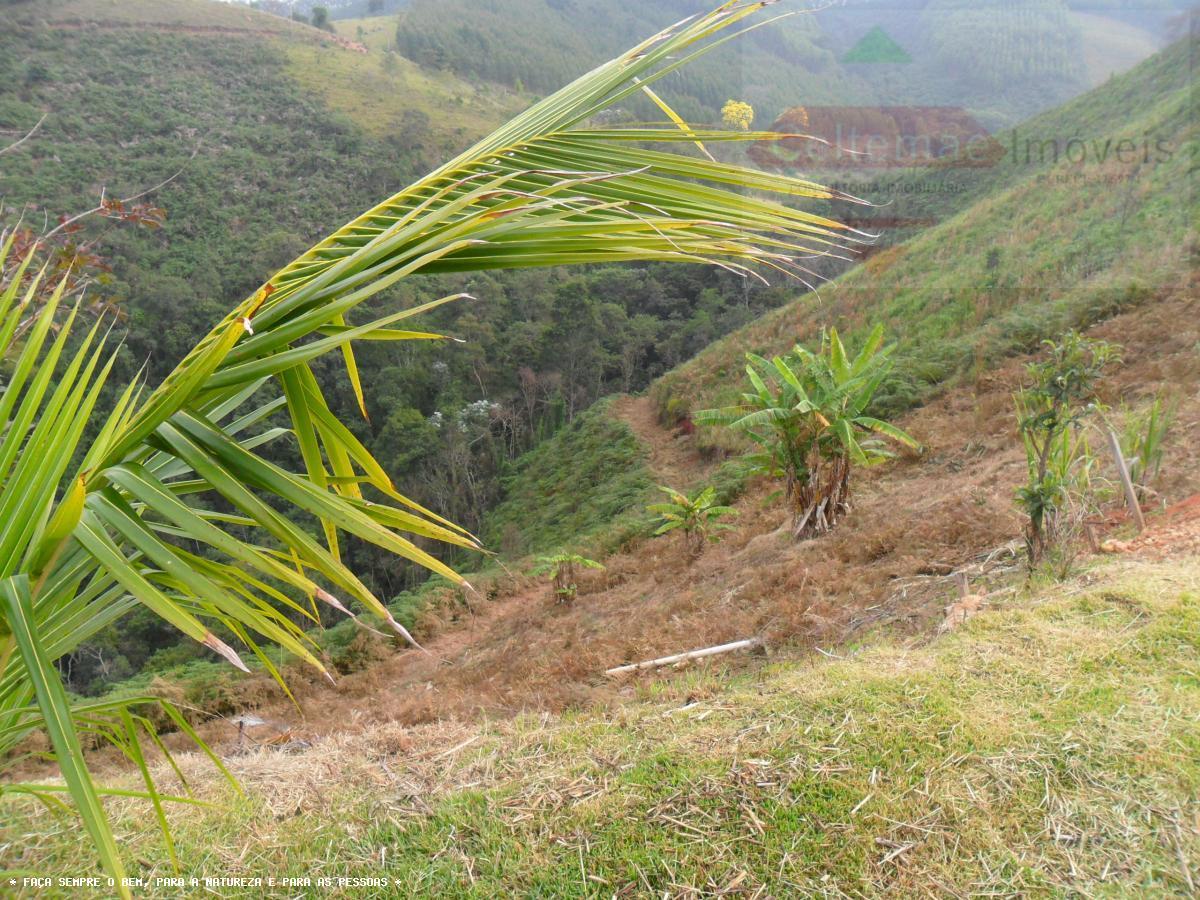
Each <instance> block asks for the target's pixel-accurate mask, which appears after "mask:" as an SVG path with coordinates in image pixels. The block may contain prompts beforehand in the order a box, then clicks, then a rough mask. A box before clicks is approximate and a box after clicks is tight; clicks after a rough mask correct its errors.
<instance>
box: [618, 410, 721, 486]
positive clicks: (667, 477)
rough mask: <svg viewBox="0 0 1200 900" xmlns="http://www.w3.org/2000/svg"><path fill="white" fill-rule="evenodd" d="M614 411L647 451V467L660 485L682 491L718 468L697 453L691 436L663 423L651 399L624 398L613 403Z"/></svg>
mask: <svg viewBox="0 0 1200 900" xmlns="http://www.w3.org/2000/svg"><path fill="white" fill-rule="evenodd" d="M612 411H613V414H614V415H616V416H617V417H618V418H619V419H621V420H622V421H623V422H624V423H625V424H626V425H628V426H629V427H630V429H631V430H632V431H633V433H634V436H635V437H636V438H637V439H638V442H639V443H640V444H641V445H642V446H643V447H644V448H646V454H647V464H648V465H649V467H650V471H651V472H652V473H653V475H654V479H655V481H656V482H658V483H659V484H666V485H670V486H671V487H673V488H678V489H680V490H683V489H685V488H690V487H691V486H692V485H694V484H695V483H696V482H697V481H698V480H700V479H701V478H703V477H704V476H705V475H707V474H709V472H711V471H712V469H713V468H714V466H713V463H712V462H711V461H709V460H706V459H705V458H704V456H702V455H701V454H700V453H698V452H697V451H696V449H695V443H694V442H693V441H692V440H690V438H689V437H688V435H686V434H684V433H683V432H682V431H681V430H679V429H670V428H664V427H663V426H662V425H660V424H659V421H658V416H657V415H656V414H655V411H654V404H653V403H652V402H651V400H650V398H649V397H631V396H629V395H628V394H625V395H622V396H621V397H619V398H618V399H617V400H616V402H614V403H613V405H612Z"/></svg>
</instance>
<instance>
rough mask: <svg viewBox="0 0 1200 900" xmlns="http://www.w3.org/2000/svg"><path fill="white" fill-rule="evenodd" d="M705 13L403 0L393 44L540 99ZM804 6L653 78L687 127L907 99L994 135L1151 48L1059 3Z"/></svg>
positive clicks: (591, 4) (572, 0) (667, 6)
mask: <svg viewBox="0 0 1200 900" xmlns="http://www.w3.org/2000/svg"><path fill="white" fill-rule="evenodd" d="M710 5H712V4H711V3H709V2H708V0H655V2H650V3H645V2H635V0H616V2H614V0H603V2H601V0H483V2H481V0H413V2H412V3H410V4H409V5H408V6H407V7H405V8H404V9H403V10H401V12H400V15H399V29H398V31H397V34H396V41H397V46H398V47H399V48H400V50H401V52H403V53H404V54H405V55H406V56H409V57H410V58H412V59H414V60H417V61H419V62H420V63H421V64H422V65H423V66H426V67H429V68H438V69H444V70H448V71H453V72H455V73H458V74H460V75H464V76H467V77H471V78H482V79H486V80H489V81H493V82H500V83H504V84H508V85H513V86H523V87H524V88H528V89H531V90H535V91H544V90H547V89H549V88H550V87H551V86H553V85H556V84H559V83H561V82H562V81H563V80H565V79H566V78H568V77H570V76H571V74H572V73H574V72H575V71H576V70H577V69H578V67H579V66H580V65H582V64H591V65H594V64H597V63H599V62H600V61H602V60H603V59H607V58H608V57H609V56H610V55H612V54H613V53H616V52H619V51H620V50H621V49H623V48H624V47H627V46H629V45H630V44H631V43H632V41H634V40H637V39H640V38H641V37H643V36H645V35H647V34H650V33H653V32H654V31H655V30H657V29H658V28H661V27H662V26H663V25H664V24H665V23H668V22H671V21H675V20H676V19H680V18H682V17H684V16H687V15H690V14H693V13H695V12H697V11H698V10H701V9H704V8H707V7H708V6H710ZM809 6H818V7H820V8H819V9H818V10H817V11H816V12H810V11H809V10H808V9H806V5H805V4H794V5H793V6H791V7H785V8H783V9H781V12H782V13H783V14H785V15H786V14H788V13H796V12H800V13H803V14H801V15H791V16H790V17H788V18H785V19H784V20H783V21H780V22H778V23H776V24H775V25H774V26H772V27H771V28H770V29H764V30H761V31H758V32H756V33H754V34H752V35H750V36H748V37H747V39H746V40H744V41H741V42H739V43H738V44H737V45H735V46H730V47H725V48H723V49H721V50H719V51H717V52H715V53H714V54H713V55H712V56H711V57H708V58H706V59H703V60H700V61H698V62H697V63H696V64H695V65H693V66H690V67H689V68H688V70H687V71H685V72H683V73H680V74H679V75H678V76H674V77H672V78H671V79H669V80H668V81H666V82H664V83H663V86H662V91H663V93H664V94H665V95H667V96H668V97H669V98H670V100H671V102H672V103H674V104H676V105H677V107H678V108H679V110H680V112H682V113H683V114H684V115H685V117H691V118H693V119H696V120H698V121H713V120H714V118H715V116H716V114H717V111H718V110H719V109H720V107H721V105H722V104H723V103H724V102H725V101H726V100H728V99H730V98H736V99H743V100H746V101H748V102H750V103H751V105H752V106H754V108H755V110H756V111H757V112H758V113H759V116H760V124H766V123H767V122H769V121H770V120H771V119H773V118H774V117H775V116H776V115H778V114H779V113H780V112H782V111H783V110H785V109H787V108H789V107H794V106H796V105H798V104H802V105H804V106H819V105H826V104H834V105H864V104H884V105H900V104H920V105H941V106H963V107H966V108H968V109H970V110H971V112H972V113H974V114H975V115H976V116H977V117H978V118H980V119H981V120H982V121H984V122H985V123H986V124H987V125H988V126H989V127H996V126H999V125H1002V124H1011V123H1012V122H1015V121H1017V120H1019V119H1021V118H1024V117H1025V116H1028V115H1030V114H1032V113H1034V112H1036V111H1038V110H1041V109H1045V108H1046V107H1048V106H1052V105H1054V104H1056V103H1060V102H1062V101H1063V100H1065V99H1067V98H1069V97H1071V96H1074V95H1075V94H1077V93H1079V92H1080V91H1082V90H1083V89H1085V88H1086V87H1088V86H1090V85H1093V84H1096V83H1097V82H1098V80H1099V79H1101V78H1103V77H1107V75H1108V74H1109V72H1110V71H1117V70H1119V69H1120V68H1121V67H1128V66H1129V65H1132V64H1133V63H1134V62H1136V61H1138V60H1140V59H1143V58H1145V56H1147V55H1148V54H1149V53H1151V52H1153V50H1154V43H1153V40H1152V39H1151V38H1150V36H1149V35H1148V34H1147V33H1146V32H1144V31H1141V30H1140V29H1134V31H1135V32H1136V35H1134V34H1130V33H1129V30H1128V29H1124V28H1123V26H1122V25H1121V24H1120V23H1117V22H1114V21H1112V20H1108V19H1104V17H1102V16H1092V17H1090V18H1089V19H1087V20H1084V19H1080V18H1077V17H1075V16H1074V15H1073V14H1072V13H1071V12H1070V10H1069V8H1068V4H1067V3H1066V2H1064V0H1041V2H1036V3H1021V4H1016V5H1014V4H1013V3H1011V2H1009V0H974V2H970V3H965V2H960V0H924V2H920V3H916V4H903V5H901V6H896V5H894V4H850V5H847V4H816V5H809ZM1105 23H1107V24H1105ZM1121 31H1124V32H1125V35H1126V36H1125V37H1124V38H1123V39H1122V40H1121V41H1119V42H1114V40H1113V39H1112V37H1111V36H1110V35H1111V33H1112V32H1121ZM870 34H881V35H883V37H882V40H883V41H885V42H886V44H887V46H889V47H899V48H900V52H899V53H898V54H895V59H892V58H891V57H887V56H884V57H880V58H876V57H875V56H873V54H872V51H871V47H870V45H869V44H868V45H862V46H861V47H860V42H861V41H862V40H863V39H864V37H865V36H867V35H870ZM983 34H986V35H987V36H988V37H987V39H986V40H981V39H980V36H981V35H983ZM531 39H532V40H533V41H534V42H535V43H536V44H538V45H539V46H541V47H544V48H546V50H545V51H544V52H541V53H539V54H537V56H536V58H533V59H531V58H529V56H528V54H527V53H526V52H525V51H524V47H525V46H527V42H528V41H530V40H531ZM1139 54H1140V55H1139ZM1099 59H1103V60H1105V65H1101V64H1100V63H1099V62H1098V60H1099ZM896 60H899V61H896ZM631 102H632V101H631ZM647 108H648V109H649V107H647ZM640 112H641V110H639V113H640Z"/></svg>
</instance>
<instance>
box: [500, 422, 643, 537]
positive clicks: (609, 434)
mask: <svg viewBox="0 0 1200 900" xmlns="http://www.w3.org/2000/svg"><path fill="white" fill-rule="evenodd" d="M610 406H611V401H601V402H599V403H597V404H595V405H594V406H592V407H591V408H590V409H589V410H588V411H587V412H585V413H583V414H582V415H580V416H579V417H578V418H576V419H575V421H573V422H572V423H571V424H570V425H567V426H565V427H564V428H562V429H561V430H560V431H559V432H558V433H556V434H555V435H554V436H553V437H552V438H550V439H549V440H547V441H545V442H543V443H542V444H540V445H539V446H537V447H536V448H534V449H533V450H531V451H530V452H528V453H526V454H524V455H523V456H521V457H520V458H519V459H518V460H517V461H516V463H514V464H513V466H512V469H511V472H510V473H509V474H507V475H506V476H505V477H504V480H503V485H504V486H503V497H504V499H503V500H502V501H501V502H500V503H499V504H498V505H497V506H496V508H495V509H493V510H492V511H491V512H490V513H489V514H488V516H487V517H486V519H485V521H484V531H483V539H484V543H485V545H486V546H489V547H493V548H495V549H496V550H498V551H499V552H501V553H502V554H504V555H505V556H507V557H519V556H523V555H525V554H528V553H532V552H537V551H545V552H549V551H552V550H554V549H556V548H559V547H565V546H567V545H570V546H572V547H581V546H587V547H590V546H591V543H589V538H595V537H596V536H597V533H598V532H604V533H605V538H606V540H605V541H604V542H603V543H604V544H609V543H612V542H613V541H614V540H615V542H616V543H620V535H621V534H624V531H623V527H624V526H628V527H630V528H633V529H634V530H635V531H636V530H638V528H639V527H640V524H641V523H642V520H643V519H644V518H645V516H643V515H640V513H641V512H642V510H641V505H642V504H643V503H644V502H648V501H649V496H650V494H651V491H652V489H653V480H652V479H651V476H650V471H649V470H648V469H647V468H646V464H645V450H644V449H643V448H642V447H641V445H640V444H639V443H638V440H637V438H636V437H635V436H634V434H633V432H632V431H631V430H630V429H629V427H628V426H627V425H626V424H625V423H624V422H621V421H619V420H618V419H617V418H615V417H614V416H613V415H612V414H611V413H610ZM593 543H594V542H593ZM610 549H611V548H610Z"/></svg>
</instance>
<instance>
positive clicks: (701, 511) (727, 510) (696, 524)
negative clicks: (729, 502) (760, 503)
mask: <svg viewBox="0 0 1200 900" xmlns="http://www.w3.org/2000/svg"><path fill="white" fill-rule="evenodd" d="M658 489H659V490H660V491H662V492H663V493H664V494H666V495H667V500H666V502H664V503H651V504H650V505H649V506H647V507H646V510H647V511H648V512H652V513H655V514H656V515H658V516H659V519H660V524H659V526H658V527H657V528H656V529H655V530H654V534H655V536H656V537H657V536H658V535H663V534H669V533H670V532H672V531H682V532H683V539H684V544H685V545H686V546H687V549H688V552H689V553H690V554H691V555H692V556H693V557H696V556H699V555H700V554H701V553H703V552H704V545H705V543H706V542H707V543H714V544H715V543H716V542H717V541H719V540H720V539H721V534H720V533H721V532H722V531H729V530H730V529H731V528H733V526H732V525H730V524H728V523H726V522H721V521H719V520H720V519H722V518H724V517H725V516H736V515H738V511H737V510H736V509H734V508H733V507H731V506H721V505H720V504H718V503H716V502H715V501H716V499H717V489H716V488H715V487H713V486H712V485H711V484H710V485H707V486H706V487H703V488H701V489H700V490H699V491H697V492H695V493H694V494H692V495H690V496H689V495H688V494H685V493H684V492H683V491H677V490H675V488H672V487H666V486H665V485H661V484H660V485H659V486H658Z"/></svg>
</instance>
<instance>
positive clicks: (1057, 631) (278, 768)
mask: <svg viewBox="0 0 1200 900" xmlns="http://www.w3.org/2000/svg"><path fill="white" fill-rule="evenodd" d="M1197 634H1200V581H1198V580H1197V577H1196V569H1195V567H1194V565H1192V564H1191V561H1190V560H1180V561H1179V562H1176V563H1159V564H1157V565H1154V564H1151V563H1148V562H1144V561H1142V562H1137V561H1135V562H1126V563H1122V564H1115V565H1113V564H1110V565H1108V566H1106V567H1101V568H1097V569H1095V570H1093V571H1091V572H1089V573H1088V575H1087V577H1086V578H1085V579H1082V580H1081V581H1080V582H1078V583H1077V584H1075V585H1071V586H1068V587H1067V588H1066V589H1064V588H1063V587H1062V586H1055V587H1054V588H1051V589H1033V590H1020V591H1018V592H1016V593H1013V594H1010V595H1008V596H1006V597H1004V598H1003V599H1002V600H1000V601H998V602H997V604H996V606H995V608H994V609H993V610H991V611H988V612H985V613H983V614H982V615H979V616H977V617H976V618H974V619H972V620H970V621H969V622H968V623H967V625H966V626H965V627H964V628H963V629H962V630H960V631H958V632H956V633H953V634H948V635H945V636H942V637H940V638H938V639H936V640H932V641H923V642H921V643H918V644H912V643H892V642H884V643H881V644H877V645H874V646H868V647H862V648H858V649H856V648H853V647H850V648H844V649H841V650H840V651H839V653H838V658H837V659H832V660H831V659H826V658H823V657H818V658H817V659H816V660H813V661H810V662H807V663H799V664H798V663H796V662H791V661H789V662H784V663H780V664H776V665H774V666H770V667H768V668H766V669H763V670H761V671H759V672H756V673H755V674H753V675H748V676H742V677H737V678H732V679H731V678H730V677H729V676H728V674H727V673H726V672H724V671H722V669H721V668H720V667H719V666H718V667H715V668H710V669H706V670H702V671H697V672H694V673H691V674H685V675H683V676H680V677H677V678H675V679H673V680H671V681H668V682H663V683H652V684H647V685H644V686H641V687H639V688H637V689H636V700H635V701H634V702H631V703H628V704H627V705H625V706H623V707H621V708H619V709H615V710H611V711H608V712H604V711H594V712H592V711H587V712H581V713H576V714H574V715H569V716H566V717H564V718H562V719H558V720H553V721H547V720H545V719H544V718H541V717H529V718H524V719H517V720H516V721H513V722H503V723H494V724H488V725H482V726H464V725H459V724H449V723H448V724H444V725H436V726H426V727H423V728H417V729H401V728H398V727H397V726H395V725H384V726H379V727H376V728H373V729H369V730H367V731H365V732H363V733H362V734H353V735H349V734H347V735H336V734H335V735H332V736H330V737H327V738H325V739H323V740H320V741H318V742H317V743H316V744H315V745H314V746H313V748H312V749H311V750H309V751H307V752H306V753H303V754H301V755H298V756H293V755H288V754H280V753H277V752H273V751H270V750H266V751H260V752H258V753H252V754H250V755H248V756H243V757H235V758H232V759H231V760H230V761H229V764H230V766H231V768H232V769H233V771H234V772H235V774H236V775H238V777H239V778H240V779H241V780H242V781H243V783H244V784H246V785H247V787H248V788H249V790H250V794H249V797H248V798H246V799H241V800H239V799H236V798H234V797H232V796H231V795H230V793H229V791H228V787H227V786H225V785H224V784H223V783H222V782H220V781H216V780H213V779H212V778H210V777H208V776H206V775H203V774H200V773H201V770H202V769H203V767H204V766H205V765H206V763H205V762H204V761H202V760H201V759H199V758H188V759H186V760H184V763H185V766H186V768H187V771H188V774H189V776H190V780H192V781H193V782H194V783H196V784H197V785H200V786H201V791H202V796H203V797H205V798H206V799H210V800H214V801H217V807H216V808H209V809H196V810H194V811H192V810H179V811H176V812H175V813H174V815H173V819H172V821H173V823H174V826H175V835H176V842H177V846H178V851H179V855H180V858H181V859H182V861H183V866H184V868H183V874H184V875H185V876H196V877H204V876H206V875H207V876H211V875H212V873H213V872H214V870H219V871H220V873H221V874H222V875H225V876H234V877H236V876H248V877H254V876H260V877H265V875H266V874H267V873H270V874H272V875H273V876H274V877H275V878H277V879H279V878H282V877H287V876H292V877H304V876H308V877H312V878H316V877H321V876H326V877H334V878H338V877H342V878H360V877H378V878H383V879H385V880H384V881H383V882H381V883H379V885H378V886H376V887H369V886H365V885H364V886H358V887H354V886H350V885H349V884H346V885H343V886H338V885H337V884H336V883H335V884H334V885H333V886H332V890H333V894H332V895H333V896H356V897H361V896H379V897H383V896H390V895H391V892H392V891H394V890H395V889H396V888H395V885H402V886H403V889H404V890H405V891H406V892H407V893H409V894H413V895H419V896H435V895H436V896H451V897H484V896H496V895H500V894H505V895H511V894H513V893H520V894H524V895H540V894H548V895H549V894H552V895H554V896H562V897H567V896H569V897H591V896H610V895H612V894H613V893H617V894H620V893H621V892H628V893H630V894H641V893H643V892H644V893H645V894H647V895H656V896H657V895H661V894H663V893H667V894H671V893H676V892H678V893H688V894H690V893H708V892H716V891H722V890H724V891H725V892H732V893H738V892H746V893H749V894H753V893H755V892H762V893H764V894H770V895H775V896H784V895H809V894H813V895H831V894H832V895H846V894H848V895H859V894H862V895H872V896H875V895H893V896H923V895H934V894H936V895H958V894H963V895H965V894H969V893H978V892H988V893H999V894H1005V895H1008V894H1014V893H1019V894H1024V895H1034V896H1056V895H1062V894H1076V893H1079V894H1085V895H1091V894H1101V895H1112V896H1118V895H1120V896H1130V895H1141V896H1165V895H1183V894H1186V893H1188V892H1189V890H1190V886H1194V884H1195V882H1194V878H1195V877H1196V876H1195V872H1196V864H1197V861H1198V860H1200V833H1198V832H1197V829H1196V826H1195V821H1196V818H1195V817H1196V815H1197V814H1198V813H1200V810H1197V808H1196V797H1197V796H1198V795H1200V768H1198V766H1197V760H1200V726H1198V725H1197V722H1200V684H1198V683H1197V681H1196V678H1195V677H1194V673H1195V670H1196V667H1197V666H1198V665H1200V643H1198V642H1197ZM113 806H114V807H115V808H118V809H119V811H118V822H119V828H120V830H121V833H122V835H123V846H124V847H125V848H126V850H127V852H128V853H129V854H130V855H132V856H136V857H137V858H138V859H139V860H141V861H142V862H143V864H144V865H145V866H146V867H147V869H148V870H155V871H165V865H166V863H165V856H164V852H163V849H162V847H161V844H160V841H159V839H158V836H157V833H156V831H155V829H154V827H153V825H152V824H151V817H149V816H147V815H146V811H145V810H143V809H142V807H141V805H140V804H138V803H136V802H133V801H117V802H114V804H113ZM29 812H30V814H32V815H35V816H37V815H38V811H37V810H32V809H31V810H29ZM37 821H38V822H40V823H44V825H45V827H44V828H32V827H29V826H28V825H23V826H22V840H23V841H24V842H26V843H25V850H24V852H23V855H22V856H21V858H19V859H17V860H14V862H17V863H18V864H19V865H21V866H22V867H23V868H30V869H34V870H36V871H38V872H59V871H73V867H74V866H75V865H76V862H75V859H76V858H75V852H76V849H75V844H74V842H73V841H72V840H71V839H70V837H69V836H68V835H65V834H64V833H63V831H62V830H61V829H58V828H52V827H50V826H51V824H52V822H51V820H50V818H49V816H48V815H46V814H45V813H44V812H42V813H41V815H40V818H39V819H38V820H37ZM5 827H6V828H10V829H11V827H12V824H10V823H5ZM39 833H40V835H41V836H40V837H38V838H35V837H33V835H34V834H39ZM9 834H10V835H11V832H9ZM30 842H32V843H30ZM288 890H291V891H294V890H295V888H291V889H286V888H283V887H277V888H269V887H259V888H243V889H237V888H234V889H229V890H223V891H222V893H223V894H224V895H225V896H264V895H266V896H277V895H278V896H283V895H284V892H285V891H288ZM42 896H45V894H42Z"/></svg>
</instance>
